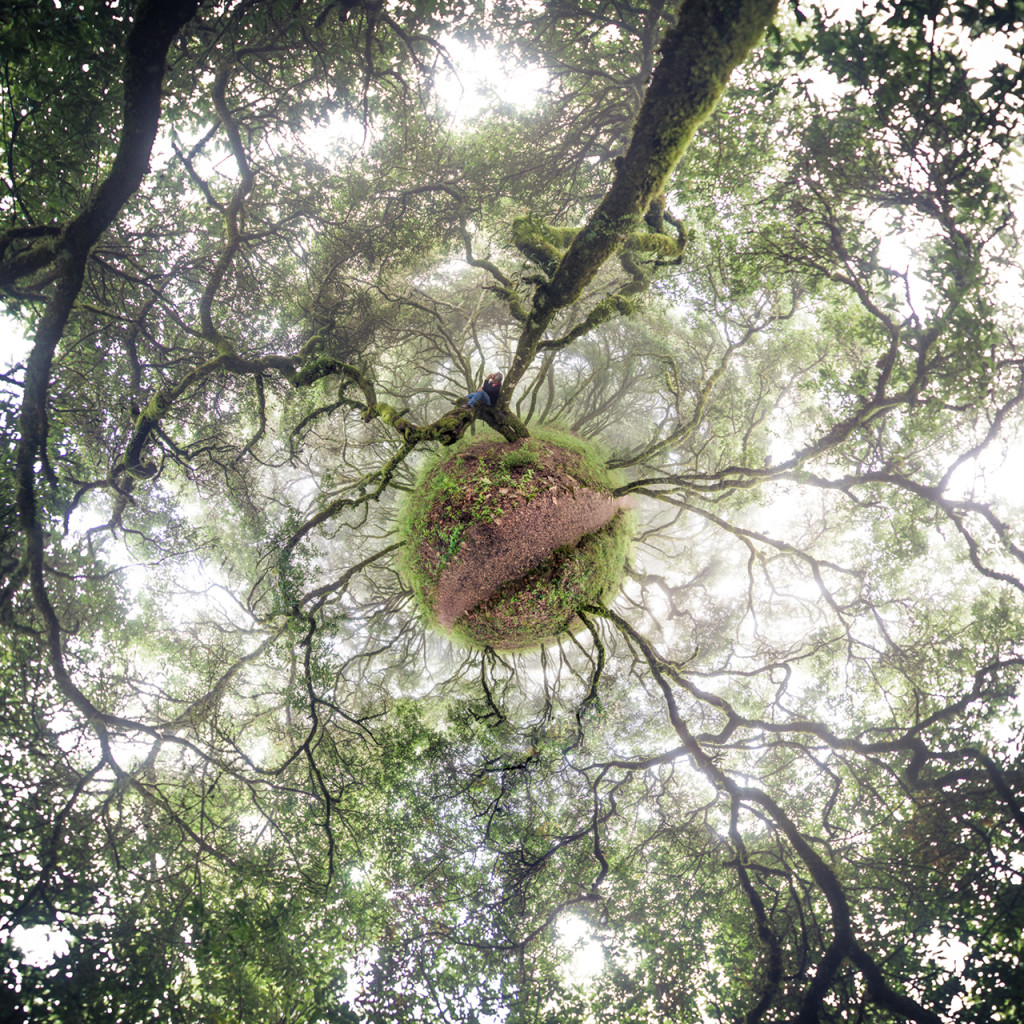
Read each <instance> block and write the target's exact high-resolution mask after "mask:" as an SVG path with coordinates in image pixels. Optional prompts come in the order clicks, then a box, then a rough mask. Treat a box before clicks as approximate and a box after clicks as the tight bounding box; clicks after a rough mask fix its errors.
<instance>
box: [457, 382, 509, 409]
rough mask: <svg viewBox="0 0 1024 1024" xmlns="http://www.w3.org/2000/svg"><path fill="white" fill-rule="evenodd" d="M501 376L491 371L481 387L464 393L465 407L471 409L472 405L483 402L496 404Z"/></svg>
mask: <svg viewBox="0 0 1024 1024" xmlns="http://www.w3.org/2000/svg"><path fill="white" fill-rule="evenodd" d="M501 381H502V376H501V374H500V373H492V374H491V375H490V377H488V378H487V380H485V381H484V385H483V387H482V388H481V389H480V390H479V391H474V392H473V393H472V394H469V395H466V408H467V409H472V408H473V407H474V406H476V405H479V404H480V402H483V403H484V405H491V406H493V405H497V404H498V392H499V391H500V390H501Z"/></svg>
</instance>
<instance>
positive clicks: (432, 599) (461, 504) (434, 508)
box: [399, 429, 634, 650]
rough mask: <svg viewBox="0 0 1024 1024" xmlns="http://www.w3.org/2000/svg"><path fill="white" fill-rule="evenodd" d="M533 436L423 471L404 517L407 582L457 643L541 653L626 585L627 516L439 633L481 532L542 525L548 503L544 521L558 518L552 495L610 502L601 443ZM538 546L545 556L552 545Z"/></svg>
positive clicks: (509, 583) (506, 584)
mask: <svg viewBox="0 0 1024 1024" xmlns="http://www.w3.org/2000/svg"><path fill="white" fill-rule="evenodd" d="M532 435H533V436H531V437H529V438H524V439H522V440H520V441H517V442H515V443H514V444H509V443H507V442H505V441H503V440H493V441H469V442H463V443H461V444H460V445H458V446H456V447H455V448H454V449H450V450H448V451H446V452H445V453H443V454H442V455H441V456H439V457H438V458H436V459H435V460H433V461H432V462H430V463H429V464H428V465H427V466H426V467H425V468H424V470H423V472H422V473H421V475H420V477H419V480H418V482H417V485H416V487H415V488H414V490H413V492H412V493H411V494H410V496H409V498H408V499H407V501H406V502H405V503H404V505H403V507H402V509H401V512H400V515H399V529H400V531H401V534H402V537H403V539H404V541H405V549H404V555H403V562H402V572H403V575H404V577H405V579H406V581H407V582H408V584H409V585H410V586H411V588H412V590H413V592H414V594H415V597H416V601H417V604H418V605H419V607H420V609H421V610H422V612H423V614H424V615H425V617H426V619H427V621H428V622H429V623H430V624H431V625H432V626H433V627H434V628H436V629H438V630H440V631H442V632H444V633H445V634H446V635H448V636H449V637H450V638H451V639H453V640H454V641H456V642H458V643H461V644H464V645H468V646H474V647H484V646H488V647H493V648H495V649H498V650H521V649H527V648H531V647H537V646H540V645H542V644H544V643H546V642H548V641H550V640H552V639H553V638H555V637H556V636H557V635H558V634H559V633H563V632H565V631H566V630H570V629H577V628H579V627H580V626H581V622H580V620H579V618H578V615H577V612H578V609H579V608H580V607H581V606H582V605H585V604H594V603H604V602H607V601H609V600H610V599H611V598H612V597H613V596H614V594H615V593H616V591H617V590H618V588H619V586H620V584H621V581H622V576H623V572H624V568H625V564H626V559H627V557H628V554H629V546H630V542H631V538H632V535H633V529H634V526H633V517H632V515H631V514H630V513H628V512H624V511H619V512H617V513H616V514H615V515H614V518H612V520H611V521H610V522H609V523H607V525H605V526H603V527H601V528H599V529H596V530H594V531H592V532H588V533H586V534H585V535H584V536H582V537H581V538H580V539H579V540H578V541H576V542H575V543H573V544H570V545H566V546H565V547H562V548H559V549H558V550H556V551H554V552H553V553H551V554H550V555H549V556H548V557H546V558H544V559H543V560H542V561H541V562H540V563H539V564H534V567H533V568H532V569H530V570H529V571H527V572H526V573H525V574H523V575H520V576H518V577H516V578H512V579H506V580H497V581H495V582H496V583H497V584H499V585H498V588H497V590H496V591H495V592H494V593H492V594H491V595H490V596H489V597H488V598H487V599H486V600H485V601H483V602H482V603H480V604H478V605H476V606H475V607H474V608H472V609H471V610H470V611H469V612H467V613H465V614H463V615H461V616H460V617H459V618H458V619H457V620H456V621H455V622H454V623H453V624H452V625H451V627H450V628H449V629H447V630H443V629H442V627H441V626H440V623H439V621H438V608H437V598H438V584H439V582H440V580H441V578H442V574H444V572H445V570H446V569H448V568H449V567H453V566H455V565H456V564H457V563H458V561H459V559H460V558H461V557H463V554H464V547H463V545H464V543H465V542H466V540H467V538H469V537H470V536H472V531H473V530H474V527H482V526H486V525H487V524H493V526H494V532H495V534H496V535H501V533H502V531H501V523H502V520H503V518H504V517H506V516H510V515H512V516H513V517H514V520H515V522H516V523H517V524H520V525H521V524H524V523H530V522H532V521H535V520H536V521H539V519H538V517H536V516H534V515H533V514H532V513H533V512H534V511H540V508H539V507H538V505H539V504H543V506H544V517H550V516H551V515H552V514H556V515H557V514H559V513H558V512H557V511H555V509H554V508H553V506H554V505H557V502H554V503H553V502H552V501H551V497H550V495H552V494H556V493H560V494H562V495H566V494H569V495H573V494H575V493H576V489H579V488H582V489H586V490H587V491H593V492H598V493H604V494H608V493H609V492H610V491H611V490H612V489H613V487H614V486H615V485H616V484H617V483H618V480H616V479H615V478H614V477H613V476H612V475H611V474H609V472H608V471H607V469H606V468H605V459H604V456H603V454H602V452H601V451H600V450H599V449H598V448H597V446H595V445H594V444H592V443H590V442H587V441H584V440H582V439H580V438H578V437H575V436H574V435H572V434H569V433H567V432H563V431H557V430H551V429H547V430H544V429H533V431H532ZM571 504H572V503H571V502H568V501H565V500H563V502H562V505H561V506H560V507H561V508H563V509H565V511H566V514H568V513H569V512H570V511H571ZM504 521H505V522H506V523H509V522H512V520H511V519H505V520H504ZM506 532H507V531H506ZM520 532H521V531H520ZM514 542H515V543H517V544H520V545H524V544H525V545H528V544H529V543H530V542H531V538H530V537H528V536H525V537H524V536H521V535H519V534H518V533H517V536H516V537H515V538H514ZM536 542H537V544H538V545H539V546H540V547H543V545H544V543H545V538H544V537H537V538H536Z"/></svg>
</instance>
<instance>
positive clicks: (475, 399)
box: [466, 391, 491, 409]
mask: <svg viewBox="0 0 1024 1024" xmlns="http://www.w3.org/2000/svg"><path fill="white" fill-rule="evenodd" d="M479 402H483V403H484V405H490V404H491V400H490V398H488V397H487V392H486V391H474V392H473V394H471V395H466V405H468V406H469V407H470V409H472V408H473V406H474V405H477V404H478V403H479Z"/></svg>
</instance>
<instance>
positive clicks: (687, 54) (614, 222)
mask: <svg viewBox="0 0 1024 1024" xmlns="http://www.w3.org/2000/svg"><path fill="white" fill-rule="evenodd" d="M776 6H777V3H776V0H688V2H687V3H685V4H683V5H682V6H681V7H680V10H679V15H678V18H677V21H676V24H675V25H674V26H673V27H672V28H671V29H670V30H669V31H668V33H667V34H666V36H665V39H664V41H663V42H662V45H661V60H660V62H659V64H658V66H657V68H656V69H655V71H654V75H653V76H652V79H651V85H650V87H649V88H648V90H647V95H646V97H645V99H644V104H643V107H642V108H641V110H640V114H639V115H638V117H637V121H636V125H635V127H634V129H633V137H632V141H631V142H630V145H629V149H628V150H627V152H626V155H625V157H623V159H622V160H621V162H620V164H619V167H618V171H617V173H616V175H615V178H614V180H613V181H612V185H611V187H610V188H609V190H608V192H607V193H606V194H605V197H604V199H603V200H602V202H601V204H600V206H599V207H598V208H597V210H596V211H595V212H594V214H593V216H592V217H591V218H590V220H589V221H588V222H587V223H586V224H585V225H584V227H583V228H582V229H581V230H580V231H579V232H578V233H576V234H575V235H574V237H573V239H572V241H571V244H570V245H569V248H568V250H567V251H566V253H565V254H564V255H562V256H560V257H559V258H558V260H557V263H556V261H555V259H554V256H555V254H554V253H553V252H549V251H548V250H547V248H546V247H543V246H542V247H541V250H542V251H538V253H537V257H538V261H539V265H540V266H541V267H542V269H544V270H546V271H547V270H549V269H550V278H549V280H548V281H546V282H542V283H540V284H539V285H538V287H537V290H536V292H535V294H534V299H533V305H532V308H531V309H530V313H529V317H528V319H527V322H526V324H525V325H524V327H523V330H522V331H521V333H520V336H519V343H518V346H517V349H516V354H515V357H514V359H513V362H512V366H511V367H510V369H509V372H508V373H507V374H506V376H505V386H504V387H503V389H502V396H501V399H500V401H499V408H502V409H504V408H507V407H508V402H509V400H510V398H511V396H512V393H513V391H514V390H515V387H516V385H517V384H518V383H519V381H520V380H521V379H522V377H523V375H524V374H525V373H526V371H527V370H528V369H529V367H530V366H531V365H532V363H533V359H534V356H535V355H536V354H537V351H538V348H539V347H540V345H541V342H542V340H543V338H544V334H545V332H546V330H547V328H548V327H549V326H550V324H551V322H552V320H553V319H554V317H555V315H556V314H557V313H559V312H560V311H561V310H564V309H566V308H568V307H570V306H572V305H573V304H574V303H576V302H577V301H578V300H579V297H580V295H582V293H583V289H584V288H585V287H586V286H587V285H588V284H589V283H590V282H591V281H592V280H593V279H594V277H595V275H596V274H597V272H598V271H599V270H600V269H601V267H602V266H603V265H604V263H605V262H606V261H607V260H608V258H609V257H610V256H612V255H613V254H614V253H615V252H616V251H617V250H619V249H620V248H622V246H623V244H624V243H625V242H626V240H627V239H628V238H629V237H630V236H631V235H632V234H634V233H636V232H638V231H640V230H641V227H642V225H643V222H644V216H645V214H646V213H647V212H648V210H649V208H650V206H651V203H652V202H653V201H654V200H655V199H656V198H657V197H659V196H661V195H662V194H663V193H664V189H665V186H666V185H667V183H668V181H669V178H670V176H671V175H672V173H673V171H674V170H675V169H676V167H677V166H678V163H679V160H680V159H681V158H682V155H683V153H684V152H685V151H686V149H687V147H688V146H689V144H690V140H691V139H692V138H693V136H694V133H695V132H696V131H697V129H698V128H699V127H700V125H701V124H702V123H703V122H704V121H705V120H706V119H707V117H708V116H709V115H710V114H711V111H712V110H714V108H715V106H716V104H717V103H718V100H719V98H720V97H721V95H722V92H723V91H724V89H725V86H726V83H727V82H728V79H729V76H730V75H731V74H732V72H733V70H734V69H735V68H736V67H737V66H738V65H739V64H740V63H741V62H742V61H743V59H744V58H745V57H746V56H747V54H748V53H749V52H750V51H751V49H753V47H754V46H755V45H756V44H757V42H758V40H759V39H760V37H761V35H762V33H763V32H764V30H765V28H766V27H767V25H768V23H769V22H770V21H771V19H772V18H773V17H774V14H775V10H776ZM548 244H549V245H551V244H552V243H551V241H548Z"/></svg>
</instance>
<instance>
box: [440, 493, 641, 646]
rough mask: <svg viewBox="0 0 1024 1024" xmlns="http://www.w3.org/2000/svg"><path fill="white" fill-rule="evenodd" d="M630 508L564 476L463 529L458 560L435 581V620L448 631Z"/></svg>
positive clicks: (622, 501) (619, 500)
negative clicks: (513, 506)
mask: <svg viewBox="0 0 1024 1024" xmlns="http://www.w3.org/2000/svg"><path fill="white" fill-rule="evenodd" d="M630 504H631V503H630V502H629V501H628V499H625V498H614V497H612V496H611V495H610V494H607V493H605V492H602V491H595V490H591V489H590V488H587V487H582V486H581V485H580V483H579V481H578V480H574V479H573V478H572V477H569V476H565V477H562V478H561V479H557V478H556V479H555V481H554V482H552V483H551V484H550V486H549V487H548V489H547V490H546V491H545V492H544V493H542V494H539V495H537V496H536V497H535V498H533V499H532V500H531V501H530V502H529V504H527V505H524V506H521V507H519V508H516V509H514V510H511V511H509V512H506V513H505V514H503V515H501V516H499V517H498V518H497V519H495V520H494V521H493V522H489V523H477V524H475V525H474V526H472V527H471V528H470V529H469V530H468V531H467V534H466V537H465V539H464V540H463V542H462V545H461V547H460V550H459V556H458V558H457V559H455V560H454V561H453V562H451V563H449V565H447V566H446V567H445V569H444V571H443V572H442V573H441V577H440V579H439V580H438V586H437V597H436V604H435V610H436V613H437V618H438V622H439V623H440V624H441V625H442V626H443V627H444V628H446V629H448V628H450V627H451V625H452V624H453V623H454V622H455V620H456V619H458V618H459V616H460V615H464V614H465V613H466V612H468V611H471V610H472V609H473V608H476V607H477V606H478V605H479V604H482V603H483V602H484V601H486V600H487V599H488V598H489V597H491V596H492V595H493V594H494V593H495V592H496V591H497V590H498V589H499V588H500V587H502V586H503V585H504V584H505V583H507V582H509V581H510V580H514V579H518V578H519V577H520V576H523V575H525V574H526V573H528V572H529V571H530V570H531V569H534V568H536V567H537V566H538V565H540V564H541V563H542V562H543V561H545V559H547V558H550V557H551V555H552V554H554V552H555V551H557V550H558V549H559V548H561V547H565V546H566V545H575V544H577V543H578V542H579V541H580V540H582V538H583V537H585V536H587V534H590V533H594V532H596V531H597V530H600V529H601V527H603V526H606V525H607V524H608V523H609V522H611V520H612V519H613V518H614V516H615V514H616V513H617V512H619V511H620V510H623V509H625V508H628V507H629V506H630Z"/></svg>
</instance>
